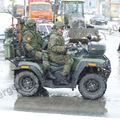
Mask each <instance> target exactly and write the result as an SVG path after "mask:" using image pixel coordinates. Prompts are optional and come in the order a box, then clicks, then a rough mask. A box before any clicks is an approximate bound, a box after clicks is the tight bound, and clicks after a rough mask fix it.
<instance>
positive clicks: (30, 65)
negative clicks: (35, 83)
mask: <svg viewBox="0 0 120 120" xmlns="http://www.w3.org/2000/svg"><path fill="white" fill-rule="evenodd" d="M23 70H29V71H32V72H33V73H34V74H35V75H36V76H37V77H38V78H39V80H40V82H41V83H43V80H44V79H43V70H42V69H41V67H40V66H39V65H38V64H37V63H34V62H26V61H22V62H20V63H19V64H18V66H17V67H16V68H15V69H14V74H15V75H16V74H17V72H19V71H23Z"/></svg>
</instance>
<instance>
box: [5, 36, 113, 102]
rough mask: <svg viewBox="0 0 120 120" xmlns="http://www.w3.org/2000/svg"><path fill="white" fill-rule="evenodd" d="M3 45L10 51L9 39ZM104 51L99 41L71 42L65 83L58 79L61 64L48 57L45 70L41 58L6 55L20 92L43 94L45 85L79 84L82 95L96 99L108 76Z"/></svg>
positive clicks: (71, 86)
mask: <svg viewBox="0 0 120 120" xmlns="http://www.w3.org/2000/svg"><path fill="white" fill-rule="evenodd" d="M88 39H90V37H88ZM6 47H9V52H8V49H6V50H7V51H6V53H10V51H13V50H10V49H13V48H11V43H10V44H7V46H6ZM104 53H105V46H104V45H101V44H99V45H98V44H97V43H92V42H90V43H88V44H87V48H86V47H85V48H83V47H82V45H81V44H80V43H76V44H71V45H70V46H69V48H68V54H71V55H72V56H73V59H74V64H73V66H72V69H71V72H70V74H69V75H68V77H67V78H66V80H67V84H62V83H61V79H62V77H61V72H62V71H63V66H61V65H59V64H56V63H53V62H51V61H49V63H50V65H51V68H50V70H49V71H44V70H43V65H42V62H41V64H38V63H37V62H36V61H35V60H34V59H33V58H32V59H31V58H27V57H26V56H21V57H18V56H17V57H16V56H15V57H14V58H11V59H9V60H10V61H11V62H13V63H14V64H15V69H14V85H15V88H16V90H17V91H18V93H20V94H22V95H23V96H34V95H37V94H42V92H43V91H44V87H49V88H71V89H72V90H74V88H76V86H78V90H79V91H80V93H81V94H82V96H83V97H84V98H86V99H92V100H94V99H98V98H100V97H102V96H103V95H104V93H105V91H106V88H107V79H108V77H109V75H110V73H111V65H110V61H109V59H108V58H107V57H106V56H105V55H104ZM9 56H10V55H9ZM7 59H8V58H7Z"/></svg>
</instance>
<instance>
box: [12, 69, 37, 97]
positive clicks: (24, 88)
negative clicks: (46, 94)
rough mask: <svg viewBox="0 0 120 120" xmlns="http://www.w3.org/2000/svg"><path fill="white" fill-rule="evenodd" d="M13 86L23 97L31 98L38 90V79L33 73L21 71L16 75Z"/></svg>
mask: <svg viewBox="0 0 120 120" xmlns="http://www.w3.org/2000/svg"><path fill="white" fill-rule="evenodd" d="M14 85H15V88H16V90H17V92H18V93H20V94H22V95H23V96H33V95H35V94H36V93H37V91H38V90H39V79H38V78H37V76H36V75H35V74H34V73H33V72H30V71H22V72H19V73H18V74H17V75H16V77H15V80H14Z"/></svg>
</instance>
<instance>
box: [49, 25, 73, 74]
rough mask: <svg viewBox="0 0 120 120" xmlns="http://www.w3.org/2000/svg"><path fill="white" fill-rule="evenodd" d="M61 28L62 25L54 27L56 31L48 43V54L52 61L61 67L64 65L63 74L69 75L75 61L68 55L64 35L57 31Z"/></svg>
mask: <svg viewBox="0 0 120 120" xmlns="http://www.w3.org/2000/svg"><path fill="white" fill-rule="evenodd" d="M60 27H61V25H60V23H56V24H55V25H54V31H53V32H52V33H51V36H50V40H49V43H48V53H49V58H50V60H51V61H53V62H55V63H58V64H61V65H63V64H64V69H63V74H64V75H68V74H69V73H70V69H71V66H72V64H73V59H72V58H71V57H70V55H67V54H66V47H65V43H64V39H63V36H62V34H60V33H58V32H57V31H56V30H55V29H57V28H60Z"/></svg>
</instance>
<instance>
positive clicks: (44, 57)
mask: <svg viewBox="0 0 120 120" xmlns="http://www.w3.org/2000/svg"><path fill="white" fill-rule="evenodd" d="M35 59H36V60H37V61H39V60H42V61H43V69H44V70H49V69H50V65H49V62H48V54H47V52H46V51H41V52H40V51H36V53H35Z"/></svg>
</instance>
